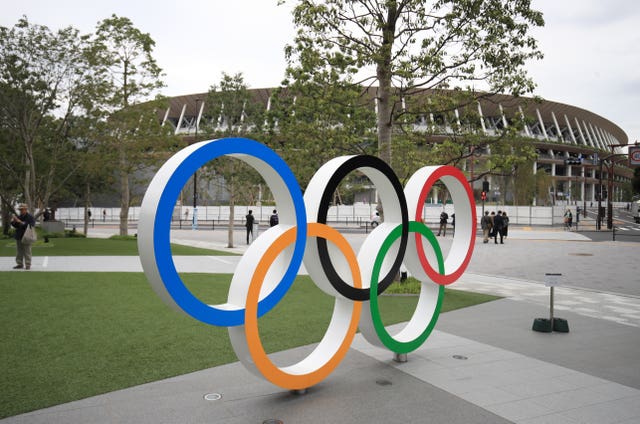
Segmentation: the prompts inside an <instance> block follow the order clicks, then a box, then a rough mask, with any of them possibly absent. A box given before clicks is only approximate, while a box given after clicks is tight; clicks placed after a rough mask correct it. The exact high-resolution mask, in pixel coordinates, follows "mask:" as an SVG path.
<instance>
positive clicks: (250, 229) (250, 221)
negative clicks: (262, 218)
mask: <svg viewBox="0 0 640 424" xmlns="http://www.w3.org/2000/svg"><path fill="white" fill-rule="evenodd" d="M245 219H246V220H247V221H246V222H245V223H244V226H245V227H247V244H249V235H251V239H252V240H253V222H254V221H255V218H254V217H253V211H252V210H249V213H248V214H247V216H245Z"/></svg>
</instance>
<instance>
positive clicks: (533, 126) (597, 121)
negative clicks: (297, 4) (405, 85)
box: [159, 89, 633, 204]
mask: <svg viewBox="0 0 640 424" xmlns="http://www.w3.org/2000/svg"><path fill="white" fill-rule="evenodd" d="M249 91H250V95H251V98H252V99H253V101H254V102H256V103H257V104H258V105H260V106H261V107H262V108H264V110H266V111H268V110H269V109H270V108H271V96H272V93H273V89H251V90H249ZM206 99H207V93H197V94H190V95H185V96H177V97H172V98H170V99H169V106H168V107H167V109H166V110H164V111H160V112H159V115H160V118H161V119H162V121H163V123H164V124H165V125H172V126H173V128H174V130H175V134H176V135H179V136H183V137H185V138H192V137H193V135H194V134H196V131H197V130H198V129H200V128H201V126H202V123H203V113H204V111H205V110H206V104H205V102H206ZM474 107H477V114H476V117H477V119H478V121H479V122H477V123H476V124H479V125H477V127H476V128H479V129H480V130H481V131H482V132H483V133H484V134H486V135H497V134H498V133H499V132H500V131H501V130H502V129H503V128H505V127H507V126H509V125H510V123H512V122H514V120H515V119H519V120H521V122H522V123H523V126H522V129H521V130H520V137H522V138H524V139H529V140H531V141H533V144H534V146H535V149H536V153H537V158H536V160H535V162H534V163H533V173H537V172H539V171H540V170H541V169H544V170H545V171H546V172H547V174H548V175H550V176H551V181H552V184H551V186H550V187H549V198H550V199H552V202H553V203H554V204H555V203H557V202H581V203H582V202H585V203H593V202H596V201H597V200H598V197H599V195H600V192H599V187H603V189H602V190H603V195H609V196H610V200H612V201H623V200H625V199H624V190H623V187H624V186H625V184H627V183H628V182H629V181H630V179H631V178H632V177H633V171H632V169H631V168H629V167H628V166H627V165H626V163H624V162H621V161H618V162H616V161H607V163H605V166H603V165H602V159H606V158H611V159H614V158H617V159H619V158H621V157H622V150H621V146H623V145H627V144H628V137H627V135H626V134H625V132H624V131H623V130H622V129H621V128H620V127H618V126H617V125H616V124H614V123H613V122H611V121H609V120H608V119H606V118H604V117H602V116H600V115H598V114H596V113H593V112H590V111H588V110H585V109H582V108H579V107H576V106H572V105H568V104H563V103H558V102H553V101H548V100H539V99H533V98H526V97H513V96H508V95H491V96H488V97H485V98H482V99H480V100H479V101H477V102H475V104H474ZM457 112H458V111H457V110H456V111H455V116H456V117H457V116H458V113H457ZM223 119H224V117H218V118H216V121H217V122H220V124H221V125H224V123H223ZM413 126H414V130H415V131H424V132H426V133H428V134H429V137H433V138H434V139H437V138H442V137H446V136H447V135H448V133H450V132H451V128H450V127H448V126H447V123H446V121H443V120H442V119H438V117H437V116H433V114H424V115H421V116H420V117H419V118H418V119H416V121H415V123H414V124H413ZM434 128H435V131H434ZM482 154H485V155H490V154H491V152H490V151H484V152H483V153H482ZM614 155H615V156H614ZM480 183H481V182H476V185H475V186H474V188H475V189H478V187H479V184H480ZM495 186H497V184H492V185H491V187H495ZM607 188H608V189H609V190H608V192H607V193H604V191H607ZM496 194H497V193H496ZM490 197H491V196H490Z"/></svg>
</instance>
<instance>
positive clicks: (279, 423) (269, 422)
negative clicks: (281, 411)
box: [262, 418, 284, 424]
mask: <svg viewBox="0 0 640 424" xmlns="http://www.w3.org/2000/svg"><path fill="white" fill-rule="evenodd" d="M262 424H284V423H283V422H282V421H281V420H276V419H275V418H270V419H268V420H264V421H262Z"/></svg>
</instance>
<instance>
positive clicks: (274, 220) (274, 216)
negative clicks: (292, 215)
mask: <svg viewBox="0 0 640 424" xmlns="http://www.w3.org/2000/svg"><path fill="white" fill-rule="evenodd" d="M278 222H280V220H279V219H278V212H277V211H276V210H275V209H274V210H273V214H272V215H271V216H270V217H269V227H275V226H276V225H278Z"/></svg>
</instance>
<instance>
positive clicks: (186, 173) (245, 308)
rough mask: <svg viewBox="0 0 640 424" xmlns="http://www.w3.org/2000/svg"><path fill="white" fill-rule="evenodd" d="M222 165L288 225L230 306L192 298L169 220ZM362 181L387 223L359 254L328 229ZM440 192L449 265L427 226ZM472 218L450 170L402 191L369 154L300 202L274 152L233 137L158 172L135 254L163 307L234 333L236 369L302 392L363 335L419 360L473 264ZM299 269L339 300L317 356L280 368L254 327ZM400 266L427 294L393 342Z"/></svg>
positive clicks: (265, 247)
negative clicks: (186, 191)
mask: <svg viewBox="0 0 640 424" xmlns="http://www.w3.org/2000/svg"><path fill="white" fill-rule="evenodd" d="M221 156H231V157H235V158H238V159H240V160H242V161H244V162H246V163H247V164H248V165H250V166H251V167H253V168H254V169H255V170H256V171H258V173H260V175H261V176H262V177H263V178H264V180H265V182H266V183H267V185H269V188H270V189H271V191H272V193H273V196H274V199H275V201H276V204H277V205H278V210H279V211H280V220H279V224H278V225H276V226H274V227H271V228H269V229H268V230H266V231H264V232H263V233H262V234H261V235H260V236H259V237H257V238H256V239H255V240H254V242H253V243H252V244H251V245H250V246H249V247H248V248H247V250H246V252H245V254H244V255H243V256H242V258H241V259H240V262H239V263H238V266H237V268H236V271H235V273H234V275H233V278H232V281H231V286H230V288H229V295H228V299H227V303H224V304H220V305H207V304H205V303H203V302H202V301H200V300H199V299H198V298H197V297H195V296H194V295H193V294H192V293H191V292H190V291H189V290H188V289H187V288H186V287H185V285H184V283H183V282H182V280H181V279H180V276H179V275H178V272H177V270H176V268H175V264H174V262H173V258H172V256H171V247H170V243H169V242H170V229H171V217H172V214H173V208H174V205H175V203H176V200H177V198H178V195H179V193H180V191H181V190H182V187H183V186H184V185H185V183H186V182H187V180H188V179H189V178H190V177H191V175H193V174H194V173H195V171H197V170H198V169H199V168H200V167H202V166H203V165H204V164H206V163H207V162H209V161H210V160H213V159H215V158H218V157H221ZM355 170H358V171H360V172H362V173H363V174H365V175H366V176H367V177H368V178H369V179H370V180H371V181H372V182H373V184H374V185H375V186H376V189H377V190H378V193H379V196H380V199H381V202H382V204H383V207H384V211H385V219H384V222H382V223H381V224H380V225H378V226H377V227H376V228H375V229H374V230H373V231H371V233H370V234H369V235H368V236H367V237H366V239H365V240H364V242H363V244H362V246H361V248H360V250H359V252H358V254H357V255H356V254H355V252H354V251H353V249H352V248H351V246H350V245H349V243H348V242H347V241H346V239H345V238H344V237H343V236H342V234H340V233H339V232H338V231H337V230H335V229H334V228H332V227H330V226H329V225H327V214H328V211H329V206H330V200H331V196H332V194H333V193H334V191H335V189H336V188H337V186H338V184H340V182H341V181H342V180H343V179H344V177H345V176H346V175H348V174H349V173H350V172H352V171H355ZM436 181H441V182H442V183H443V184H444V185H445V186H446V187H447V189H448V190H449V193H450V194H451V198H452V200H453V203H454V205H455V208H456V228H455V236H454V238H453V242H452V245H451V248H450V250H449V253H448V255H447V256H446V258H445V257H444V256H443V253H442V251H441V249H440V245H439V243H438V241H437V240H436V238H435V236H434V234H433V232H431V230H430V229H429V228H428V227H427V226H426V225H424V223H422V219H421V218H422V213H423V205H424V203H425V200H426V197H427V195H428V194H429V191H430V190H431V188H432V187H433V185H434V184H435V182H436ZM475 210H476V209H475V203H474V200H473V195H472V192H471V188H470V187H469V185H468V183H467V181H466V179H465V177H464V175H463V174H462V172H460V171H459V170H458V169H456V168H454V167H450V166H427V167H424V168H421V169H419V170H418V171H417V172H416V173H414V174H413V175H412V176H411V178H410V179H409V180H408V182H407V184H406V186H405V188H404V190H403V188H402V185H401V184H400V182H399V180H398V178H397V177H396V175H395V174H394V172H393V170H392V169H391V168H390V167H389V166H388V165H387V164H386V163H385V162H384V161H382V160H380V159H378V158H376V157H373V156H367V155H358V156H342V157H337V158H334V159H332V160H330V161H329V162H327V163H326V164H325V165H323V166H322V167H321V168H320V169H319V170H318V171H317V172H316V174H315V175H314V176H313V178H312V179H311V181H310V182H309V184H308V186H307V189H306V192H305V194H304V197H303V196H302V190H301V189H300V187H299V185H298V183H297V181H296V179H295V177H294V175H293V173H292V172H291V170H290V169H289V167H288V166H287V164H286V163H285V162H284V161H283V160H282V159H281V158H280V157H279V156H278V155H277V154H276V153H275V152H274V151H273V150H271V149H269V148H268V147H266V146H265V145H263V144H261V143H259V142H257V141H254V140H249V139H245V138H225V139H220V140H210V141H203V142H200V143H195V144H192V145H190V146H188V147H186V148H184V149H182V150H181V151H179V152H178V153H176V154H175V155H174V156H173V157H171V158H170V159H169V160H168V161H167V162H166V163H165V164H164V165H163V166H162V167H161V168H160V169H159V170H158V172H157V173H156V175H155V177H154V178H153V180H152V181H151V183H150V185H149V187H148V189H147V192H146V194H145V196H144V199H143V202H142V207H141V212H140V224H139V226H138V250H139V253H140V259H141V262H142V266H143V269H144V272H145V275H146V277H147V279H148V280H149V282H150V283H151V286H152V287H153V289H154V291H155V292H156V293H157V294H158V295H159V296H160V297H161V298H162V299H163V300H164V301H165V303H167V304H168V305H170V306H171V307H173V308H174V309H176V310H177V311H179V312H182V313H185V314H187V315H189V316H191V317H193V318H195V319H197V320H199V321H202V322H204V323H207V324H211V325H216V326H225V327H228V331H229V336H230V340H231V344H232V346H233V349H234V351H235V352H236V355H237V356H238V359H239V360H240V361H241V362H242V363H243V364H244V366H245V367H246V368H248V369H249V370H250V371H252V372H253V373H255V374H256V375H258V376H262V377H264V378H265V379H266V380H268V381H270V382H271V383H273V384H276V385H278V386H280V387H284V388H286V389H305V388H308V387H311V386H313V385H314V384H317V383H319V382H320V381H322V380H323V379H324V378H325V377H327V376H328V375H329V374H330V373H331V372H332V371H333V370H334V369H335V368H336V367H337V366H338V364H339V363H340V362H341V361H342V359H343V357H344V356H345V355H346V353H347V351H348V350H349V347H350V346H351V343H352V341H353V338H354V336H355V334H356V331H357V329H358V327H359V328H360V330H361V332H362V334H363V336H364V337H365V339H366V340H367V341H368V342H369V343H372V344H374V345H376V346H380V347H386V348H388V349H389V350H391V351H393V352H396V353H408V352H411V351H413V350H415V349H417V348H418V347H419V346H421V345H422V344H423V343H424V341H425V340H426V339H427V338H428V337H429V335H430V333H431V331H432V330H433V328H434V326H435V324H436V321H437V319H438V316H439V314H440V307H441V304H442V300H443V297H444V286H446V285H448V284H451V283H453V282H454V281H456V280H457V279H458V278H459V277H460V275H462V273H463V272H464V270H465V269H466V267H467V265H468V264H469V261H470V259H471V255H472V253H473V248H474V245H475V227H476V212H475ZM410 235H411V236H410ZM425 241H426V242H425ZM303 263H304V266H305V268H306V270H307V272H308V273H309V275H310V277H311V278H312V280H313V281H314V283H315V284H316V285H317V286H318V287H319V288H320V289H321V290H323V291H324V292H326V293H328V294H329V295H331V296H333V297H335V304H334V310H333V315H332V318H331V321H330V323H329V327H328V329H327V331H326V333H325V335H324V337H323V338H322V340H321V341H320V343H319V344H318V345H317V346H316V348H315V349H314V350H313V352H312V353H311V354H309V355H308V356H307V357H306V358H304V359H303V360H301V361H300V362H298V363H296V364H293V365H291V366H288V367H278V366H276V365H275V364H274V363H273V362H271V360H270V359H269V357H268V356H267V354H266V352H265V351H264V348H263V346H262V342H261V340H260V335H259V331H258V318H259V317H261V316H263V315H264V314H266V313H267V312H269V311H270V310H271V309H272V308H273V307H275V305H276V304H277V303H278V302H279V301H280V300H281V299H282V298H283V297H284V295H285V294H286V293H287V290H288V289H289V288H290V287H291V285H292V284H293V281H294V279H295V277H296V275H297V273H298V270H299V268H300V266H301V265H302V264H303ZM403 263H404V265H405V266H406V268H407V270H408V271H409V272H410V273H411V275H412V276H414V277H415V278H417V279H418V280H420V281H422V284H421V290H420V295H419V298H418V304H417V307H416V310H415V312H414V314H413V316H412V318H411V319H410V320H409V322H408V323H407V324H406V325H405V327H404V328H403V329H402V330H401V331H400V332H399V333H397V334H395V335H391V334H389V332H388V331H387V329H386V328H385V326H384V324H383V322H382V318H381V316H380V311H379V308H378V295H380V294H381V293H383V292H384V291H385V290H386V289H387V287H389V285H390V284H391V283H392V281H393V278H394V276H395V275H396V274H397V273H398V271H399V269H400V266H401V265H402V264H403ZM432 264H436V266H434V265H432ZM430 282H433V283H435V284H429V283H430ZM363 306H364V311H363Z"/></svg>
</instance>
